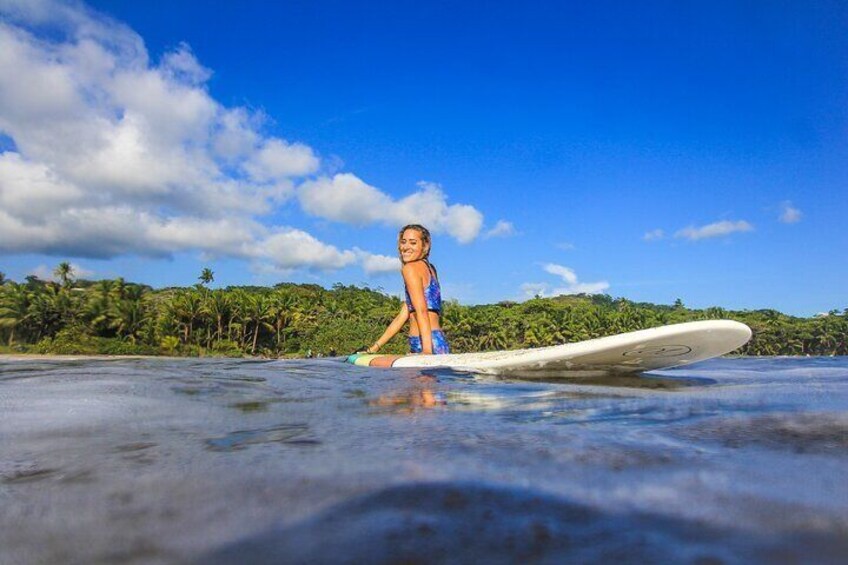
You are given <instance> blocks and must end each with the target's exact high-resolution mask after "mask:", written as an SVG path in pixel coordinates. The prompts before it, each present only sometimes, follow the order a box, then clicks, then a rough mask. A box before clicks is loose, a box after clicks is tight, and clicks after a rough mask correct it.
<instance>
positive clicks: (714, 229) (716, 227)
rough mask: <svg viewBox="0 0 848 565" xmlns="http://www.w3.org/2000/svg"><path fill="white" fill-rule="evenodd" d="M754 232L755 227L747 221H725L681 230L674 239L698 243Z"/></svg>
mask: <svg viewBox="0 0 848 565" xmlns="http://www.w3.org/2000/svg"><path fill="white" fill-rule="evenodd" d="M753 230H754V226H752V225H751V224H749V223H748V222H746V221H745V220H738V221H735V222H734V221H729V220H724V221H721V222H715V223H712V224H707V225H705V226H700V227H695V226H689V227H687V228H684V229H682V230H679V231H678V232H677V233H675V234H674V237H677V238H684V239H688V240H691V241H697V240H699V239H707V238H712V237H721V236H725V235H730V234H732V233H735V232H748V231H753Z"/></svg>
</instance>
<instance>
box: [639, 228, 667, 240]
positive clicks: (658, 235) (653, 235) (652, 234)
mask: <svg viewBox="0 0 848 565" xmlns="http://www.w3.org/2000/svg"><path fill="white" fill-rule="evenodd" d="M664 237H665V232H664V231H663V230H661V229H655V230H651V231H649V232H646V233H645V235H643V236H642V239H644V240H645V241H657V240H660V239H662V238H664Z"/></svg>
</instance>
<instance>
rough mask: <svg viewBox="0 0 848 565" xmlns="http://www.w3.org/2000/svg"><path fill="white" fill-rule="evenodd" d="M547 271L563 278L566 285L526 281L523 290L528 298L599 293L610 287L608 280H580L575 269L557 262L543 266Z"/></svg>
mask: <svg viewBox="0 0 848 565" xmlns="http://www.w3.org/2000/svg"><path fill="white" fill-rule="evenodd" d="M542 268H543V269H544V271H545V272H547V273H550V274H552V275H555V276H557V277H559V278H561V279H562V282H564V283H565V286H555V285H551V284H548V283H524V284H523V285H521V292H522V294H523V295H524V296H525V297H526V298H532V297H534V296H542V297H550V296H560V295H563V294H598V293H600V292H604V291H606V290H607V289H608V288H609V286H610V285H609V283H608V282H607V281H598V282H590V283H586V282H580V281H579V280H578V278H577V273H575V272H574V269H572V268H570V267H566V266H564V265H557V264H556V263H547V264H545V265H543V266H542Z"/></svg>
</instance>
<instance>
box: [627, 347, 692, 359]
mask: <svg viewBox="0 0 848 565" xmlns="http://www.w3.org/2000/svg"><path fill="white" fill-rule="evenodd" d="M690 351H692V348H691V347H689V346H688V345H646V346H645V347H639V348H637V349H631V350H629V351H625V352H624V353H622V355H624V356H625V357H680V356H681V355H686V354H687V353H689V352H690Z"/></svg>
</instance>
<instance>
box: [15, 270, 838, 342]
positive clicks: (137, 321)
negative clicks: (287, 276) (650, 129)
mask: <svg viewBox="0 0 848 565" xmlns="http://www.w3.org/2000/svg"><path fill="white" fill-rule="evenodd" d="M56 276H57V278H58V279H59V282H58V283H57V282H48V281H43V280H40V279H37V278H36V277H32V276H31V277H27V279H26V281H25V282H22V283H17V282H14V281H10V280H7V279H6V278H5V277H0V343H2V344H3V346H2V347H0V352H31V353H65V354H144V355H155V354H160V355H216V356H244V355H261V356H265V357H302V356H309V355H330V356H333V355H343V354H347V353H350V352H353V351H355V350H357V349H358V348H360V347H362V346H365V345H368V344H370V343H373V341H374V340H375V339H376V338H377V337H379V335H380V333H381V332H382V331H383V329H384V328H385V327H386V325H387V324H388V323H389V322H390V321H391V320H392V318H393V317H394V316H395V315H396V314H397V312H398V310H399V309H400V307H401V301H400V299H399V298H397V297H394V296H389V295H387V294H385V293H383V292H382V291H380V290H379V289H376V290H375V289H371V288H367V287H366V288H360V287H356V286H343V285H339V284H337V285H335V286H333V288H331V289H326V288H323V287H321V286H318V285H312V284H292V283H281V284H278V285H276V286H274V287H272V288H271V287H228V288H223V289H214V290H213V289H210V288H209V287H208V285H209V284H210V283H211V282H212V281H213V280H214V277H213V273H212V271H210V270H209V269H204V271H203V273H202V274H201V276H200V277H199V280H200V282H199V283H198V284H196V285H194V286H192V287H185V288H165V289H160V290H154V289H152V288H151V287H149V286H146V285H143V284H136V283H131V282H127V281H125V280H123V279H120V278H119V279H115V280H100V281H86V280H74V278H73V273H72V271H70V270H69V269H68V268H67V264H66V263H63V264H61V265H60V266H59V267H58V268H57V269H56ZM709 319H733V320H738V321H740V322H744V323H746V324H748V325H749V326H750V327H751V328H752V329H753V331H754V337H753V339H752V340H751V341H750V342H749V343H748V344H747V345H746V346H745V347H744V348H742V349H741V350H739V352H738V353H741V354H747V355H846V354H848V309H845V310H843V311H842V312H838V311H831V312H830V313H828V314H827V315H819V316H816V317H813V318H799V317H793V316H788V315H785V314H782V313H780V312H777V311H775V310H755V311H728V310H724V309H722V308H718V307H713V308H707V309H703V310H697V309H689V308H686V307H685V306H684V305H683V303H682V302H681V301H679V300H678V301H677V302H676V303H675V304H674V305H655V304H646V303H634V302H631V301H629V300H626V299H624V298H617V299H614V298H612V297H610V296H608V295H591V296H588V295H577V296H559V297H555V298H534V299H531V300H528V301H526V302H521V303H516V302H501V303H498V304H490V305H481V306H464V305H460V304H459V303H457V302H447V303H446V304H445V306H444V312H443V316H442V325H443V327H444V329H445V332H446V334H447V335H448V338H449V341H450V343H451V347H452V349H453V351H454V352H457V353H461V352H467V351H490V350H498V349H516V348H526V347H541V346H547V345H555V344H560V343H568V342H574V341H581V340H585V339H592V338H596V337H602V336H606V335H612V334H616V333H621V332H627V331H633V330H638V329H644V328H651V327H656V326H662V325H665V324H673V323H677V322H686V321H693V320H709ZM406 351H407V345H406V340H405V336H403V335H398V336H397V337H395V338H394V339H393V340H392V341H391V342H390V343H389V344H387V346H386V347H384V348H383V350H382V352H383V353H405V352H406Z"/></svg>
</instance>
